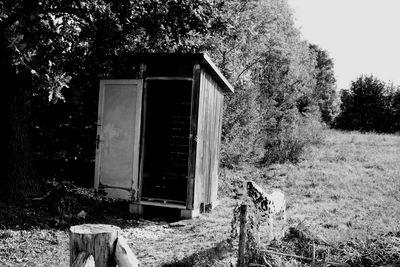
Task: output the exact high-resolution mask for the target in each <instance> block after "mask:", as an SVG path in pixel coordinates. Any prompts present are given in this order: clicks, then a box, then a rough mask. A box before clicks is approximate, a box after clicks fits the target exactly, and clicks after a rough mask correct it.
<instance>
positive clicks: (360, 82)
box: [336, 75, 399, 132]
mask: <svg viewBox="0 0 400 267" xmlns="http://www.w3.org/2000/svg"><path fill="white" fill-rule="evenodd" d="M398 94H399V93H398V91H395V90H388V88H387V87H386V85H385V83H384V82H382V81H380V80H379V79H377V78H375V77H374V76H372V75H371V76H361V77H359V78H358V79H357V80H355V81H353V82H352V84H351V87H350V89H349V90H342V92H341V105H340V108H341V113H340V114H339V116H338V117H337V119H336V127H337V128H340V129H345V130H359V131H367V132H368V131H376V132H394V131H396V116H398V98H399V97H398Z"/></svg>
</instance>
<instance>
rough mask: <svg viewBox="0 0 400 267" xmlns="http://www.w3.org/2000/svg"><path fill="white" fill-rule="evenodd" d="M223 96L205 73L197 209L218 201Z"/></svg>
mask: <svg viewBox="0 0 400 267" xmlns="http://www.w3.org/2000/svg"><path fill="white" fill-rule="evenodd" d="M222 105H223V94H222V92H221V90H220V88H219V86H218V84H217V83H216V82H215V81H214V80H213V79H212V77H211V75H209V74H208V73H207V72H206V71H204V70H202V72H201V77H200V96H199V112H198V123H197V127H198V128H197V151H196V172H195V173H196V174H195V197H194V208H197V207H199V206H200V204H201V203H204V204H206V205H207V204H210V203H213V202H214V201H215V200H216V199H217V187H218V164H219V148H220V138H221V120H222Z"/></svg>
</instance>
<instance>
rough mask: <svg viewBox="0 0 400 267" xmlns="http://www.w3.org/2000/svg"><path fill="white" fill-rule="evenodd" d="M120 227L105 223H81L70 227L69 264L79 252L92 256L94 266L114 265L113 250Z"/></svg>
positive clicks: (107, 266) (106, 266) (110, 266)
mask: <svg viewBox="0 0 400 267" xmlns="http://www.w3.org/2000/svg"><path fill="white" fill-rule="evenodd" d="M120 231H121V228H119V227H117V226H113V225H107V224H81V225H76V226H72V227H71V228H70V245H69V246H70V265H71V266H73V264H74V261H75V260H76V259H77V257H78V255H79V254H80V253H81V252H86V253H88V254H90V255H92V256H93V257H94V262H95V266H96V267H115V266H116V263H115V259H114V251H115V245H116V241H117V238H118V235H119V233H120Z"/></svg>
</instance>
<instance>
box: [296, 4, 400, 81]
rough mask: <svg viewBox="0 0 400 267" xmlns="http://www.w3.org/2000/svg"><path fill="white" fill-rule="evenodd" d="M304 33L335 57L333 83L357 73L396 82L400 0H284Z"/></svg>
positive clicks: (351, 78) (399, 62)
mask: <svg viewBox="0 0 400 267" xmlns="http://www.w3.org/2000/svg"><path fill="white" fill-rule="evenodd" d="M288 2H289V5H290V6H291V7H292V9H293V10H294V12H295V14H294V17H295V24H296V26H297V28H299V29H300V31H301V32H302V35H303V38H304V39H306V40H307V41H309V42H310V43H313V44H317V45H318V46H319V47H320V48H322V49H324V50H327V51H328V53H329V55H330V57H331V58H333V59H334V63H335V73H336V79H337V85H338V89H344V88H349V87H350V82H351V81H354V80H355V79H357V78H358V77H359V76H360V75H361V74H367V75H369V74H373V75H374V76H375V77H377V78H378V79H380V80H382V81H384V82H389V81H391V82H393V83H394V85H400V0H288Z"/></svg>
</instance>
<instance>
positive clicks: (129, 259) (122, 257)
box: [115, 236, 139, 267]
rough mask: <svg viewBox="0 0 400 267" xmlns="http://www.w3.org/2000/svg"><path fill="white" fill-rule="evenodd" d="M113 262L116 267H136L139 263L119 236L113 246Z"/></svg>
mask: <svg viewBox="0 0 400 267" xmlns="http://www.w3.org/2000/svg"><path fill="white" fill-rule="evenodd" d="M115 261H116V262H117V265H118V267H138V266H139V261H138V259H137V258H136V256H135V254H133V252H132V250H131V249H130V248H129V245H128V243H127V242H126V240H125V239H124V238H123V237H122V236H120V237H118V240H117V245H116V246H115Z"/></svg>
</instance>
